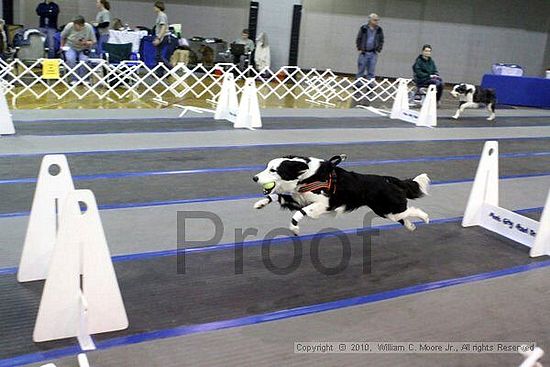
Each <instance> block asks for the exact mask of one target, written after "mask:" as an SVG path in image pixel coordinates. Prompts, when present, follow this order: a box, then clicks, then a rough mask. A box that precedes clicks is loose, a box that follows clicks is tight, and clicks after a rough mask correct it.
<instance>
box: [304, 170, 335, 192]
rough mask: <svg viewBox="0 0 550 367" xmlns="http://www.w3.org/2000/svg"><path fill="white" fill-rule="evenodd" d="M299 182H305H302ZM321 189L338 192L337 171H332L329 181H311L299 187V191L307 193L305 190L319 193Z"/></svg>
mask: <svg viewBox="0 0 550 367" xmlns="http://www.w3.org/2000/svg"><path fill="white" fill-rule="evenodd" d="M299 184H303V183H302V182H300V183H299ZM320 191H325V192H327V193H331V194H333V193H335V192H336V172H335V171H332V172H331V173H330V175H329V176H328V180H327V181H314V182H309V183H306V184H303V186H301V187H300V188H299V189H298V192H299V193H305V192H313V193H317V192H320Z"/></svg>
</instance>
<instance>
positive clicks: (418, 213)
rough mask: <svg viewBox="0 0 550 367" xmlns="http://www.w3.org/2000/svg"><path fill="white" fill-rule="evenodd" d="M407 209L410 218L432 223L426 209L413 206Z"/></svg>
mask: <svg viewBox="0 0 550 367" xmlns="http://www.w3.org/2000/svg"><path fill="white" fill-rule="evenodd" d="M407 211H408V212H409V215H408V217H409V218H419V219H422V220H423V221H424V223H430V216H429V215H428V214H427V213H426V212H425V211H424V210H422V209H418V208H415V207H413V206H411V207H410V208H409V209H408V210H407Z"/></svg>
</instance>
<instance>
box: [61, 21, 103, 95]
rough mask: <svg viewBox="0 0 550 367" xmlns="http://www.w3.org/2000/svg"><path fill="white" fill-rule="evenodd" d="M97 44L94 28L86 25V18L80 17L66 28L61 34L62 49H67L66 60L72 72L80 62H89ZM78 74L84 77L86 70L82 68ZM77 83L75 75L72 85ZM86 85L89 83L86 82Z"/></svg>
mask: <svg viewBox="0 0 550 367" xmlns="http://www.w3.org/2000/svg"><path fill="white" fill-rule="evenodd" d="M96 42H97V40H96V37H95V32H94V28H93V27H92V25H91V24H89V23H86V21H85V20H84V17H82V16H80V15H79V16H77V17H76V18H75V19H74V20H73V21H72V22H70V23H68V24H67V25H66V26H65V28H64V29H63V32H61V49H65V60H66V61H67V65H68V66H69V68H70V69H71V70H72V69H74V68H75V66H76V64H77V62H78V61H84V62H85V61H88V58H89V57H88V55H89V54H90V51H91V49H92V46H93V45H95V44H96ZM77 73H78V75H79V76H81V77H82V76H83V75H84V73H85V70H84V69H83V68H82V67H80V68H79V69H78V70H77ZM77 81H78V80H77V79H76V76H74V75H73V80H72V82H71V85H73V84H76V83H77ZM84 83H87V82H86V81H84Z"/></svg>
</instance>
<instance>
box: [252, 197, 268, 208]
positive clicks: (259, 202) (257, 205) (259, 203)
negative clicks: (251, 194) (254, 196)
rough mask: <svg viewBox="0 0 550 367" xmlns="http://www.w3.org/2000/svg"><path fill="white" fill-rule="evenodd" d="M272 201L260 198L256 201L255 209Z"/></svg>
mask: <svg viewBox="0 0 550 367" xmlns="http://www.w3.org/2000/svg"><path fill="white" fill-rule="evenodd" d="M269 203H270V200H269V199H262V200H258V201H256V203H255V204H254V209H262V208H263V207H264V206H266V205H267V204H269Z"/></svg>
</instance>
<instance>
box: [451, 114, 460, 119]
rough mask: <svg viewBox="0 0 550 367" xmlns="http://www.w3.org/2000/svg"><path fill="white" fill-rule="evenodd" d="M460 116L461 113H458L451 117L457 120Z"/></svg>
mask: <svg viewBox="0 0 550 367" xmlns="http://www.w3.org/2000/svg"><path fill="white" fill-rule="evenodd" d="M458 116H459V115H456V114H455V115H454V116H453V117H451V118H453V119H455V120H458Z"/></svg>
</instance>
